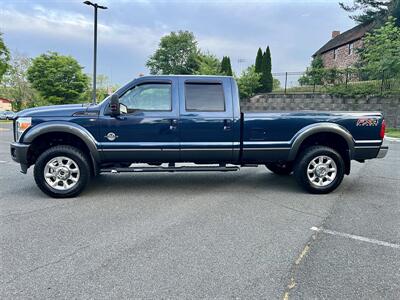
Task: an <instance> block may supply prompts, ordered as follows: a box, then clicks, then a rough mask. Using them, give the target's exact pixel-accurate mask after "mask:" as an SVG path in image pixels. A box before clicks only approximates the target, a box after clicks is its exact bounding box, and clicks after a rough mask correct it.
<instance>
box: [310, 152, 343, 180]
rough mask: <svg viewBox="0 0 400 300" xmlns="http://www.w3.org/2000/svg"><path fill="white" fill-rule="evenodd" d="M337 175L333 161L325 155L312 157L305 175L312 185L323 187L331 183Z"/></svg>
mask: <svg viewBox="0 0 400 300" xmlns="http://www.w3.org/2000/svg"><path fill="white" fill-rule="evenodd" d="M336 175H337V166H336V163H335V161H334V160H333V159H332V158H331V157H329V156H326V155H320V156H317V157H315V158H313V159H312V160H311V161H310V163H309V164H308V167H307V177H308V180H309V181H310V182H311V184H312V185H314V186H316V187H323V186H327V185H329V184H331V183H332V182H333V181H334V180H335V178H336Z"/></svg>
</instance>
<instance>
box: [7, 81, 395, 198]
mask: <svg viewBox="0 0 400 300" xmlns="http://www.w3.org/2000/svg"><path fill="white" fill-rule="evenodd" d="M315 101H318V100H315ZM384 132H385V122H384V119H383V116H382V114H381V113H379V112H317V111H293V112H286V111H285V112H263V113H251V112H241V111H240V103H239V96H238V87H237V84H236V82H235V80H234V79H233V78H232V77H228V76H184V75H182V76H181V75H176V76H174V75H172V76H144V77H140V78H137V79H135V80H133V81H132V82H130V83H128V84H126V85H125V86H123V87H122V88H120V89H119V90H118V91H116V92H115V93H114V94H113V95H111V96H109V97H107V98H106V99H105V100H104V101H102V102H101V103H99V104H97V105H82V104H79V105H78V104H72V105H59V106H47V107H37V108H31V109H26V110H24V111H22V112H20V113H18V115H17V117H16V119H15V120H14V142H13V143H12V144H11V156H12V158H13V159H14V160H15V161H16V162H18V163H20V165H21V172H22V173H26V172H27V170H28V168H29V167H30V166H32V165H34V172H33V173H34V178H35V181H36V183H37V185H38V187H39V188H40V189H41V190H42V191H43V192H44V193H46V194H48V195H50V196H52V197H73V196H76V195H78V194H79V193H80V192H81V191H82V190H83V189H84V188H85V186H86V185H87V183H88V182H89V180H90V178H91V177H93V176H96V175H99V174H100V173H105V172H111V173H120V172H133V173H138V172H185V171H186V172H195V171H203V172H211V171H223V172H226V171H237V170H239V169H240V167H254V166H258V165H265V166H266V167H267V168H268V169H269V170H271V171H272V172H274V173H276V174H279V175H289V174H291V173H292V172H293V173H294V177H295V178H296V180H297V181H298V183H299V184H300V185H301V186H302V187H303V188H305V190H307V191H309V192H311V193H329V192H331V191H333V190H334V189H336V188H337V187H338V186H339V184H340V183H341V182H342V180H343V177H344V175H345V174H346V175H348V174H350V165H351V164H350V162H351V160H357V161H359V162H364V161H365V160H368V159H373V158H381V157H384V156H385V155H386V153H387V151H388V147H386V146H383V145H382V144H383V138H384ZM139 163H140V164H141V166H138V165H137V164H139ZM143 163H144V164H146V165H145V166H143ZM182 163H191V164H189V165H188V164H182Z"/></svg>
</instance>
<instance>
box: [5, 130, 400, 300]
mask: <svg viewBox="0 0 400 300" xmlns="http://www.w3.org/2000/svg"><path fill="white" fill-rule="evenodd" d="M10 129H11V125H10V124H5V123H0V236H1V260H0V264H1V265H0V270H1V275H0V285H1V289H0V298H1V299H18V298H20V299H26V298H35V299H45V298H64V299H66V298H74V299H88V298H92V299H104V298H107V299H121V298H147V299H149V298H250V299H255V298H257V299H258V298H263V299H282V298H286V299H310V298H313V299H315V298H335V299H349V298H350V299H352V298H370V299H377V298H385V299H398V298H399V297H400V197H399V194H400V143H399V142H396V141H388V142H387V143H388V144H389V146H390V151H389V153H388V156H387V157H386V158H385V159H381V160H372V161H368V162H367V163H365V164H359V163H353V164H352V174H351V175H350V176H347V177H345V180H344V182H343V184H342V185H341V187H340V188H339V189H338V190H336V191H335V192H334V193H332V194H329V195H322V196H321V195H309V194H306V193H304V192H303V191H302V190H301V189H300V188H299V187H298V186H297V185H296V183H295V181H294V179H293V178H291V177H279V176H276V175H274V174H272V173H270V172H268V171H267V170H266V169H265V168H264V167H259V168H249V169H243V170H241V171H240V172H235V173H198V174H194V173H190V174H182V173H181V174H134V175H128V174H110V175H102V176H100V177H99V178H98V179H96V180H95V181H93V182H92V183H91V184H90V186H89V187H88V188H87V189H86V190H85V192H84V193H83V194H82V195H81V196H80V197H79V198H74V199H52V198H49V197H47V196H45V195H44V194H42V193H41V192H40V190H39V189H38V188H36V185H35V183H34V180H33V177H32V169H30V170H29V172H28V175H23V174H21V173H19V166H18V165H17V164H15V163H14V162H12V161H11V158H10V156H9V142H10V141H11V139H12V132H11V130H10Z"/></svg>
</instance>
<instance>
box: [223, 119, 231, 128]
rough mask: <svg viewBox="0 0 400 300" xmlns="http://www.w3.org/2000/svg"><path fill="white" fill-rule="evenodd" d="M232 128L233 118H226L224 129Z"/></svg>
mask: <svg viewBox="0 0 400 300" xmlns="http://www.w3.org/2000/svg"><path fill="white" fill-rule="evenodd" d="M229 130H231V120H229V119H225V120H224V131H229Z"/></svg>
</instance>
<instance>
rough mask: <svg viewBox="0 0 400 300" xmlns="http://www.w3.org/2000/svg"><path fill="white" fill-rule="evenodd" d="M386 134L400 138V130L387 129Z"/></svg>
mask: <svg viewBox="0 0 400 300" xmlns="http://www.w3.org/2000/svg"><path fill="white" fill-rule="evenodd" d="M385 134H386V135H387V136H390V137H393V138H400V129H396V128H386V131H385Z"/></svg>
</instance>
